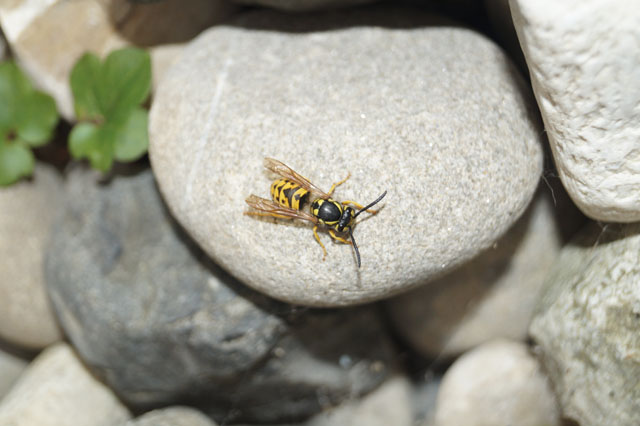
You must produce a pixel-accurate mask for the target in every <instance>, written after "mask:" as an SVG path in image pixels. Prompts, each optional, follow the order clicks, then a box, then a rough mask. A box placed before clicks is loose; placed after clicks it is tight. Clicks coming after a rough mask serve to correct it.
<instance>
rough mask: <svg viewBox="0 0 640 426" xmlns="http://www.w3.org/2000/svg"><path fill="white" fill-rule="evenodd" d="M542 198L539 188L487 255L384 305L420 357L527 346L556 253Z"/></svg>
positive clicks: (551, 209)
mask: <svg viewBox="0 0 640 426" xmlns="http://www.w3.org/2000/svg"><path fill="white" fill-rule="evenodd" d="M547 191H548V189H547V187H546V186H543V187H542V188H541V191H540V192H539V193H538V195H537V196H536V198H535V199H534V201H533V203H532V205H531V206H530V208H529V210H528V211H527V212H526V213H525V214H524V215H523V216H522V217H521V218H520V219H519V220H518V222H516V223H515V224H514V226H513V227H512V228H511V229H509V231H507V233H506V234H505V235H504V236H503V237H502V238H501V239H500V240H498V241H497V242H496V244H494V246H493V247H491V248H489V249H488V250H487V251H485V252H484V253H482V254H481V255H479V256H478V257H476V258H475V259H473V260H472V261H470V262H468V263H465V264H464V265H462V266H461V267H459V268H458V269H456V270H455V271H453V272H451V273H450V274H447V275H445V276H444V277H442V278H439V279H437V280H435V281H433V282H430V283H428V284H426V285H424V286H422V287H420V288H418V289H416V290H413V291H410V292H408V293H406V294H403V295H401V296H398V297H396V298H394V299H392V300H390V301H389V303H388V305H387V306H388V308H389V313H390V316H391V319H392V320H393V322H394V323H395V325H396V329H397V330H398V331H399V332H400V334H402V335H403V336H404V337H405V338H406V339H407V340H408V341H409V342H410V343H411V345H412V347H413V348H415V349H416V350H418V351H419V352H420V353H421V354H423V355H425V356H431V357H434V356H440V357H449V356H453V355H458V354H460V353H462V352H465V351H467V350H469V349H471V348H473V347H475V346H477V345H479V344H481V343H483V342H487V341H489V340H492V339H495V338H499V337H503V338H509V339H513V340H521V341H524V340H525V339H526V338H527V332H528V328H529V322H530V321H531V318H532V317H533V311H534V309H535V306H536V303H537V301H538V298H539V297H540V294H541V292H542V288H543V284H544V280H545V276H546V274H547V273H548V272H549V270H550V269H551V265H553V262H554V261H555V259H556V257H557V255H558V253H559V252H560V248H561V245H562V236H561V234H560V230H559V224H558V223H557V222H556V217H555V213H556V206H554V204H553V200H552V199H551V196H550V194H549V192H547ZM574 209H575V208H574Z"/></svg>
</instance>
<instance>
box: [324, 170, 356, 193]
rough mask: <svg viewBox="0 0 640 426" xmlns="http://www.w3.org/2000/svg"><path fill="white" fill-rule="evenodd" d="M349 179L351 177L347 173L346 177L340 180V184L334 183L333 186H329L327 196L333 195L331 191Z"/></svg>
mask: <svg viewBox="0 0 640 426" xmlns="http://www.w3.org/2000/svg"><path fill="white" fill-rule="evenodd" d="M350 177H351V173H349V174H348V175H347V177H346V178H344V179H342V180H341V181H340V182H336V183H334V184H333V185H331V189H330V190H329V192H328V195H333V191H335V190H336V188H337V187H339V186H340V185H342V184H343V183H345V182H346V181H347V180H349V178H350Z"/></svg>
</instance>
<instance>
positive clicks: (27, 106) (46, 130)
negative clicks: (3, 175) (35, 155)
mask: <svg viewBox="0 0 640 426" xmlns="http://www.w3.org/2000/svg"><path fill="white" fill-rule="evenodd" d="M17 115H18V116H17V117H16V118H17V119H16V128H17V129H16V133H17V135H18V137H19V138H20V139H23V140H24V141H25V142H26V143H28V144H29V145H31V146H32V147H37V146H41V145H44V144H46V143H47V142H48V141H49V139H51V136H52V133H53V129H54V128H55V126H56V124H57V123H58V111H57V110H56V103H55V101H54V100H53V98H52V97H51V96H49V95H46V94H44V93H42V92H37V91H33V92H31V93H29V94H28V95H26V96H24V97H23V98H22V100H21V101H20V102H19V104H18V114H17Z"/></svg>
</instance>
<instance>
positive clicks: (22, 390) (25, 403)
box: [0, 343, 130, 426]
mask: <svg viewBox="0 0 640 426" xmlns="http://www.w3.org/2000/svg"><path fill="white" fill-rule="evenodd" d="M129 417H130V414H129V412H128V410H127V409H126V408H125V407H124V406H123V405H122V403H121V402H120V401H118V399H117V398H116V397H115V395H113V393H112V392H111V390H109V388H107V387H106V386H105V385H104V384H102V383H101V382H99V381H98V380H96V378H95V377H93V376H92V375H91V373H90V372H89V371H88V370H87V369H86V368H85V366H84V365H83V364H82V363H81V362H80V360H79V359H78V358H77V357H76V355H75V353H74V352H73V350H72V349H71V347H69V346H68V345H66V344H64V343H59V344H56V345H53V346H51V347H49V348H47V349H46V350H45V351H43V352H42V353H41V354H40V355H39V356H38V357H37V358H36V359H35V360H34V361H33V363H32V364H31V365H29V367H28V369H27V370H26V371H25V372H24V374H23V375H22V376H21V377H20V379H19V380H18V382H17V383H16V384H15V385H14V387H13V388H12V389H11V392H9V394H8V395H6V396H5V397H4V398H3V399H2V401H0V424H1V425H3V426H4V425H6V426H78V425H83V426H113V425H118V424H122V423H123V422H125V421H126V420H127V419H128V418H129Z"/></svg>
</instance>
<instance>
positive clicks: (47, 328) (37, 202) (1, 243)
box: [0, 165, 62, 349]
mask: <svg viewBox="0 0 640 426" xmlns="http://www.w3.org/2000/svg"><path fill="white" fill-rule="evenodd" d="M61 186H62V184H61V181H60V177H59V176H58V174H57V173H56V171H55V170H54V169H53V168H52V167H48V166H43V165H38V166H37V167H36V169H35V172H34V176H33V178H31V179H30V180H23V181H21V182H18V183H17V184H15V185H12V186H10V187H7V188H2V189H0V212H2V213H1V214H0V338H2V339H5V340H7V341H8V342H10V343H12V344H15V345H19V346H22V347H25V348H29V349H41V348H44V347H45V346H47V345H49V344H51V343H52V342H55V341H57V340H59V339H60V338H61V332H60V328H59V327H58V324H57V322H56V319H55V316H54V315H53V311H52V309H51V306H50V304H49V298H48V297H47V293H46V290H45V281H44V277H43V273H42V269H43V259H44V250H45V246H46V243H47V241H48V239H49V233H50V230H51V225H52V224H53V221H54V219H55V216H56V213H57V211H58V210H59V208H60V206H61V201H62V200H61V198H62V189H61Z"/></svg>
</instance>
